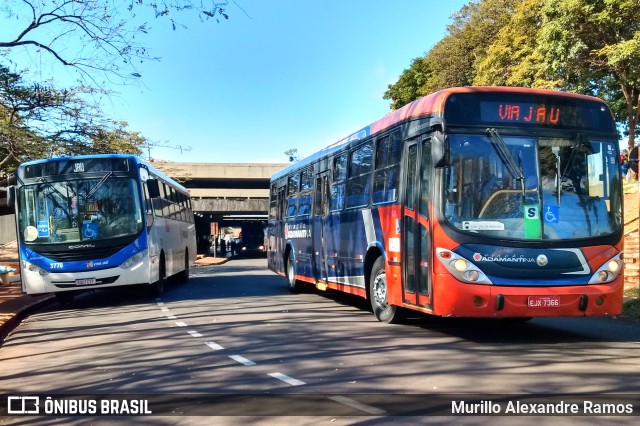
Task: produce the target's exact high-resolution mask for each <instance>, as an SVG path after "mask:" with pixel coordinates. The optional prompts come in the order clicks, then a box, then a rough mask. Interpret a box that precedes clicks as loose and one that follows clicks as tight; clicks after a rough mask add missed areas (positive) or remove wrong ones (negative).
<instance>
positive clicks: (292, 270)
mask: <svg viewBox="0 0 640 426" xmlns="http://www.w3.org/2000/svg"><path fill="white" fill-rule="evenodd" d="M286 271H287V283H288V284H289V291H290V292H291V293H300V283H298V280H296V262H295V260H294V259H293V251H290V252H289V256H288V258H287V269H286Z"/></svg>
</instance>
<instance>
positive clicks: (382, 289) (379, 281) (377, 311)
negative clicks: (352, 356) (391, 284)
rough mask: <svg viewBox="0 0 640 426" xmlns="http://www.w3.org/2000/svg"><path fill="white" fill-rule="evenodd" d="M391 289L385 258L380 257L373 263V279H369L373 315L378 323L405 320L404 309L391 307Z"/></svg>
mask: <svg viewBox="0 0 640 426" xmlns="http://www.w3.org/2000/svg"><path fill="white" fill-rule="evenodd" d="M388 297H389V289H388V287H387V275H386V272H385V270H384V258H383V257H382V256H380V257H378V258H377V259H376V261H375V262H374V263H373V268H372V269H371V277H370V278H369V299H370V301H371V308H372V309H373V314H374V315H375V316H376V318H377V319H378V321H380V322H384V323H387V324H393V323H397V322H400V321H402V319H403V318H404V315H403V312H402V308H399V307H397V306H393V305H389V301H388Z"/></svg>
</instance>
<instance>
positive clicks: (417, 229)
mask: <svg viewBox="0 0 640 426" xmlns="http://www.w3.org/2000/svg"><path fill="white" fill-rule="evenodd" d="M430 176H431V143H430V139H429V138H426V137H423V138H418V139H415V140H414V141H411V142H410V143H409V144H408V145H407V155H406V157H405V174H404V179H405V192H404V200H403V204H404V208H403V210H404V213H403V219H404V220H403V223H404V227H403V232H402V240H403V247H402V253H403V256H402V263H403V270H404V274H403V275H404V276H403V300H404V302H405V303H407V304H410V305H416V306H420V307H427V308H429V307H430V304H431V300H430V299H431V298H430V295H431V279H430V276H431V275H430V270H431V265H430V256H429V253H431V231H430V223H429V212H428V210H429V209H428V208H429V203H428V201H429V200H430V193H431V187H430V183H431V178H430Z"/></svg>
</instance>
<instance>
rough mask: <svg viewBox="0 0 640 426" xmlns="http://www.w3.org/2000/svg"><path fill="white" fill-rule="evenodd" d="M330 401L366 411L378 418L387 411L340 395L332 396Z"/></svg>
mask: <svg viewBox="0 0 640 426" xmlns="http://www.w3.org/2000/svg"><path fill="white" fill-rule="evenodd" d="M329 399H331V400H333V401H336V402H339V403H340V404H344V405H348V406H349V407H352V408H355V409H356V410H360V411H364V412H365V413H369V414H373V415H376V416H379V415H382V414H384V413H386V411H384V410H381V409H380V408H376V407H372V406H371V405H367V404H363V403H361V402H358V401H356V400H355V399H351V398H347V397H346V396H340V395H336V396H330V397H329Z"/></svg>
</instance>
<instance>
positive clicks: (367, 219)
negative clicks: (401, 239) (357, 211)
mask: <svg viewBox="0 0 640 426" xmlns="http://www.w3.org/2000/svg"><path fill="white" fill-rule="evenodd" d="M362 220H363V221H364V233H365V234H366V236H367V244H371V243H373V242H374V241H376V228H375V227H374V226H373V215H372V214H371V209H364V210H362Z"/></svg>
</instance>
